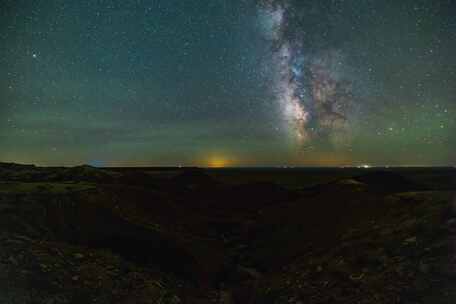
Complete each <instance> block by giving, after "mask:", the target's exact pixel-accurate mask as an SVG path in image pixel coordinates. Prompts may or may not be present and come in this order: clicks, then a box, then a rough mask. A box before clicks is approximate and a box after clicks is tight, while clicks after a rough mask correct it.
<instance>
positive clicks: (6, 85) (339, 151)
mask: <svg viewBox="0 0 456 304" xmlns="http://www.w3.org/2000/svg"><path fill="white" fill-rule="evenodd" d="M455 50H456V2H455V1H452V0H442V1H438V0H414V1H411V0H403V1H393V0H323V1H321V0H320V1H299V0H211V1H196V0H184V1H182V0H134V1H132V0H122V1H107V0H93V1H69V0H46V1H45V0H36V1H28V0H1V1H0V161H9V162H10V161H11V162H22V163H34V164H39V165H77V164H83V163H87V164H91V165H95V166H177V165H185V166H193V165H197V166H283V165H290V166H291V165H294V166H336V165H361V164H369V165H392V166H393V165H403V166H407V165H425V166H431V165H456V97H455V96H456V56H454V52H455Z"/></svg>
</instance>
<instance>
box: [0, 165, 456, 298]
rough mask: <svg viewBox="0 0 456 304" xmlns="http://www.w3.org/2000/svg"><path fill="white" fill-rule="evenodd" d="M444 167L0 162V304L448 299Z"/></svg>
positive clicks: (455, 216) (448, 207) (455, 273)
mask: <svg viewBox="0 0 456 304" xmlns="http://www.w3.org/2000/svg"><path fill="white" fill-rule="evenodd" d="M455 173H456V171H455V169H453V168H395V169H384V170H380V169H349V168H347V169H318V168H315V169H205V170H203V169H197V168H193V169H192V168H187V169H173V168H109V169H97V168H93V167H90V166H80V167H73V168H46V167H35V166H26V165H16V164H0V303H45V304H60V303H122V304H124V303H125V304H127V303H174V304H177V303H201V304H203V303H223V304H230V303H232V304H238V303H239V304H254V303H259V304H268V303H271V304H272V303H277V304H281V303H294V304H298V303H300V304H304V303H306V304H307V303H309V304H314V303H385V304H386V303H388V304H391V303H410V304H412V303H436V304H439V303H455V302H454V301H455V299H456V288H455V287H454V284H455V283H456V268H455V265H456V264H455V260H454V257H453V256H454V253H455V252H454V249H455V248H456V247H455V246H456V243H455V242H456V213H455V212H456V209H454V208H456V205H455V204H456V201H454V199H455V189H456V176H455Z"/></svg>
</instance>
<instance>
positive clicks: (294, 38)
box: [260, 3, 354, 147]
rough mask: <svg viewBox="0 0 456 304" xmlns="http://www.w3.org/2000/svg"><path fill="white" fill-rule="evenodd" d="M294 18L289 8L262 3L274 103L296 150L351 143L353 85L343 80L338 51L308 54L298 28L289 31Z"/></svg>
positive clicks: (320, 51) (321, 50)
mask: <svg viewBox="0 0 456 304" xmlns="http://www.w3.org/2000/svg"><path fill="white" fill-rule="evenodd" d="M294 14H295V12H294V7H293V6H292V5H289V4H287V3H284V4H276V3H274V4H272V3H266V4H263V5H262V6H261V8H260V19H261V22H262V24H263V30H264V33H265V36H266V37H268V39H270V41H271V45H272V49H273V50H274V59H275V60H274V61H275V66H276V68H277V77H276V78H275V86H274V89H275V94H276V97H277V101H278V104H279V106H280V109H281V113H282V115H283V118H284V120H285V122H286V123H287V127H288V128H289V130H290V131H291V133H292V135H293V136H294V137H295V139H296V140H297V141H298V142H299V143H300V144H303V145H306V146H309V145H310V146H312V145H315V144H317V143H318V144H320V145H321V144H323V145H326V146H328V147H336V146H339V145H341V144H344V143H346V142H347V140H348V139H349V137H350V136H349V135H350V134H349V130H350V125H351V123H352V119H351V115H352V112H353V111H352V110H353V108H354V107H353V103H354V98H353V97H354V96H353V93H352V81H351V79H350V78H349V77H347V75H345V74H344V65H345V63H344V58H343V54H342V53H341V52H340V51H339V50H337V49H333V48H320V49H317V50H311V48H310V47H308V44H310V41H306V37H305V36H303V35H300V31H301V30H302V29H300V28H294V29H292V30H291V35H290V28H291V27H290V26H289V24H290V23H291V21H290V19H292V18H296V17H295V16H294Z"/></svg>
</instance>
